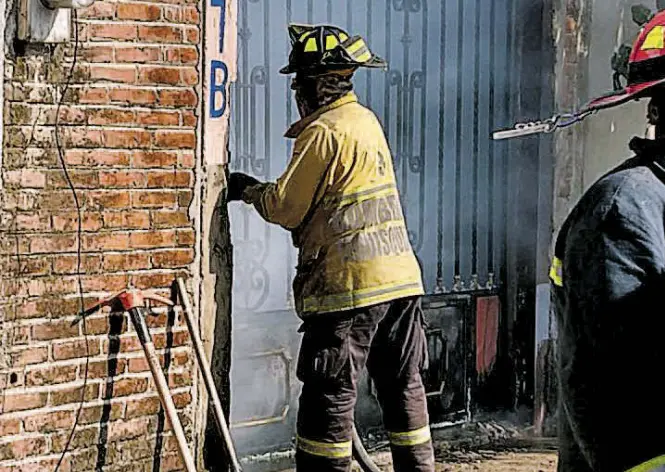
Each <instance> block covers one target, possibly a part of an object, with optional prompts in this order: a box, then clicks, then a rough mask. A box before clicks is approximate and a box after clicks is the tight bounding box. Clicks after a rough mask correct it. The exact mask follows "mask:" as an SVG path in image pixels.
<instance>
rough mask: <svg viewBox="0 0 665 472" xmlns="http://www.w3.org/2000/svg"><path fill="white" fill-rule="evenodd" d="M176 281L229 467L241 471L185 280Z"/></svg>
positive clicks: (236, 471) (237, 471)
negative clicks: (229, 463)
mask: <svg viewBox="0 0 665 472" xmlns="http://www.w3.org/2000/svg"><path fill="white" fill-rule="evenodd" d="M177 282H178V292H179V296H180V301H181V303H182V305H183V307H184V316H185V321H186V322H187V328H188V329H189V333H190V337H191V339H192V344H194V352H195V353H196V360H197V361H198V364H199V368H200V369H201V373H202V374H203V382H204V384H205V387H206V390H207V391H208V397H209V398H210V401H211V402H212V406H213V412H214V413H215V415H214V416H215V420H216V422H217V427H218V428H219V431H220V433H221V434H222V438H223V440H224V446H225V447H226V453H227V456H228V458H229V462H231V469H232V471H233V472H241V471H242V468H241V467H240V462H239V461H238V457H237V455H236V450H235V447H234V445H233V438H231V433H230V431H229V427H228V425H227V424H226V416H225V415H224V410H223V409H222V402H221V401H220V399H219V394H218V393H217V389H216V388H215V382H214V381H213V378H212V373H211V372H210V367H209V366H208V360H207V359H206V356H205V351H204V350H203V342H202V341H201V337H200V336H199V333H198V331H197V330H196V327H195V326H194V314H193V310H192V304H191V302H190V300H189V295H188V294H187V290H186V287H185V281H184V280H183V279H182V278H180V277H178V279H177Z"/></svg>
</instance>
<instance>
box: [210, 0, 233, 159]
mask: <svg viewBox="0 0 665 472" xmlns="http://www.w3.org/2000/svg"><path fill="white" fill-rule="evenodd" d="M207 1H208V8H207V14H206V36H205V58H206V59H205V62H206V63H205V64H204V67H205V69H206V71H205V74H204V78H205V83H204V100H205V103H206V106H205V115H206V116H205V127H204V148H203V159H204V162H205V163H206V164H213V165H219V164H226V162H227V160H228V157H227V155H226V140H227V139H228V129H229V109H228V103H229V100H228V93H229V84H230V83H231V81H232V80H233V79H234V77H235V60H236V59H235V57H236V37H235V36H236V28H237V26H236V25H237V19H236V18H237V17H236V11H237V8H236V4H237V0H207Z"/></svg>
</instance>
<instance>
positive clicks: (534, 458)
mask: <svg viewBox="0 0 665 472" xmlns="http://www.w3.org/2000/svg"><path fill="white" fill-rule="evenodd" d="M367 443H369V444H370V446H372V440H371V439H370V440H368V441H366V444H367ZM374 443H375V444H374V446H375V447H370V448H369V449H370V452H372V451H371V449H373V450H374V451H375V452H374V453H372V454H371V455H372V458H373V460H374V462H375V463H376V464H377V465H378V466H379V468H380V469H381V470H382V471H384V472H392V470H393V468H392V464H391V457H390V452H389V451H388V448H387V444H383V446H381V444H380V442H379V441H374ZM384 443H386V441H384ZM434 448H435V452H436V457H437V468H436V471H437V472H556V466H557V452H556V440H555V439H554V438H534V437H531V436H529V435H528V434H524V431H522V430H520V429H518V428H515V427H512V426H509V425H505V424H499V423H491V422H490V423H475V424H470V425H466V426H463V427H462V428H457V429H449V430H445V431H440V432H438V433H436V434H435V441H434ZM280 469H281V468H278V469H277V470H280ZM272 470H275V469H272ZM293 470H294V469H288V468H287V467H286V464H285V467H284V468H283V469H282V470H281V472H293ZM360 471H361V469H360V468H359V467H358V466H357V465H354V468H353V472H360ZM261 472H263V471H261Z"/></svg>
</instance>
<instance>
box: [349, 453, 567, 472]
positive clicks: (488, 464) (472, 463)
mask: <svg viewBox="0 0 665 472" xmlns="http://www.w3.org/2000/svg"><path fill="white" fill-rule="evenodd" d="M455 456H457V457H455ZM374 460H375V461H376V463H377V465H378V466H379V467H380V468H381V470H384V471H386V472H388V471H392V470H393V469H392V467H391V465H390V458H389V456H388V455H384V454H379V455H377V456H375V458H374ZM359 470H360V469H354V472H356V471H359ZM436 470H437V472H555V471H556V453H555V452H528V451H512V452H511V451H505V452H493V451H479V452H466V453H458V454H456V455H453V456H452V457H449V458H446V460H445V461H443V460H442V461H437V468H436Z"/></svg>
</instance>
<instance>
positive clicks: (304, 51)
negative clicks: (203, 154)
mask: <svg viewBox="0 0 665 472" xmlns="http://www.w3.org/2000/svg"><path fill="white" fill-rule="evenodd" d="M289 35H290V38H291V42H292V52H291V55H290V58H289V64H288V65H287V66H286V67H285V68H284V69H282V71H281V72H282V73H284V74H293V73H295V74H296V76H295V80H294V81H293V85H292V88H293V90H294V91H295V97H296V101H297V104H298V109H299V112H300V115H301V118H302V119H301V120H300V121H299V122H297V123H295V124H294V125H293V126H292V127H291V128H290V129H289V130H288V131H287V133H286V136H287V137H288V138H292V139H295V145H294V151H293V156H292V158H291V161H290V163H289V165H288V168H287V169H286V171H285V172H284V174H283V175H282V176H281V177H280V178H279V179H277V182H276V183H261V182H259V181H257V180H256V179H254V178H252V177H250V176H247V175H244V174H239V173H235V174H231V176H230V179H229V189H228V196H229V200H243V201H244V202H246V203H248V204H251V205H253V206H254V207H255V208H256V210H257V211H258V213H259V214H260V215H261V216H262V217H263V218H264V219H265V220H266V221H268V222H270V223H274V224H278V225H280V226H281V227H283V228H285V229H287V230H289V231H290V232H291V233H292V235H293V241H294V244H295V246H296V247H297V248H298V249H299V256H298V267H297V275H296V277H295V280H294V283H293V289H294V294H295V299H296V309H297V312H298V315H299V316H300V317H301V318H302V319H303V325H302V327H301V331H302V332H303V333H304V336H303V340H302V345H301V348H300V355H299V360H298V366H297V374H298V378H299V379H300V380H301V381H302V382H303V390H302V394H301V397H300V407H299V412H298V422H297V423H298V424H297V453H296V463H297V470H298V471H301V472H304V471H306V472H314V471H317V472H326V471H331V472H332V471H335V472H342V471H348V470H350V465H351V451H352V447H351V438H352V428H353V411H354V406H355V402H356V383H357V380H358V376H359V374H360V372H361V371H362V369H363V368H364V367H365V365H367V367H368V370H369V373H370V375H371V376H372V378H373V380H374V382H375V385H376V388H377V391H378V397H379V401H380V402H381V405H382V408H383V412H384V423H385V426H386V429H387V430H388V433H389V438H390V443H391V448H392V454H393V459H394V466H395V470H396V471H397V472H407V471H408V472H433V471H434V454H433V449H432V441H431V437H430V429H429V418H428V413H427V403H426V396H425V389H424V386H423V382H422V379H421V369H422V368H423V367H424V366H425V364H426V362H427V345H426V338H425V331H424V326H423V323H424V322H423V314H422V309H421V298H420V297H421V296H422V295H423V293H424V292H423V285H422V275H421V271H420V267H419V265H418V261H417V259H416V257H415V255H414V253H413V249H412V247H411V244H410V242H409V237H408V233H407V229H406V225H405V221H404V214H403V211H402V207H401V204H400V199H399V195H398V192H397V186H396V182H395V173H394V170H393V162H392V157H391V154H390V149H389V147H388V144H387V142H386V138H385V135H384V133H383V129H382V128H381V125H380V123H379V121H378V119H377V118H376V116H375V115H374V113H372V112H371V111H370V110H369V109H367V108H365V107H364V106H362V105H360V104H359V103H358V100H357V98H356V96H355V94H354V93H353V85H352V76H353V74H354V72H355V71H356V70H357V69H358V68H359V67H370V68H385V67H386V63H385V61H383V60H382V59H380V58H379V57H377V56H376V55H374V54H373V53H372V52H371V51H370V50H369V48H368V46H367V45H366V43H365V42H364V41H363V39H362V38H360V37H357V36H356V37H350V36H349V35H348V34H347V33H346V32H345V31H343V30H341V29H339V28H336V27H333V26H306V25H291V26H290V27H289Z"/></svg>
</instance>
